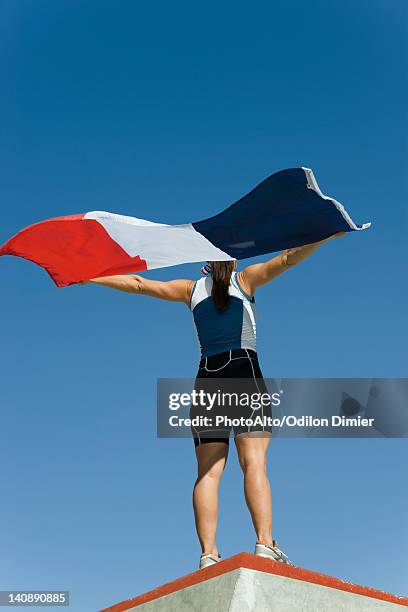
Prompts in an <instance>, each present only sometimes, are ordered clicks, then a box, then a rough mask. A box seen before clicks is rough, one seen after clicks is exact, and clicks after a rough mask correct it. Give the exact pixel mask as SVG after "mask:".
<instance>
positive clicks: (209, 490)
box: [193, 442, 228, 556]
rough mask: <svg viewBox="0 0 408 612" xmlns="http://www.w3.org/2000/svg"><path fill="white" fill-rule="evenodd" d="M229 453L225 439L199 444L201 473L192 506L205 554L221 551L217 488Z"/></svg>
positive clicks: (197, 450)
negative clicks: (223, 440) (218, 531)
mask: <svg viewBox="0 0 408 612" xmlns="http://www.w3.org/2000/svg"><path fill="white" fill-rule="evenodd" d="M227 455H228V445H227V444H224V443H223V442H208V443H207V444H201V445H199V446H197V447H196V456H197V462H198V476H197V480H196V482H195V485H194V491H193V506H194V516H195V523H196V530H197V535H198V539H199V540H200V544H201V549H202V553H203V554H212V555H216V556H217V555H218V549H217V544H216V531H217V519H218V488H219V484H220V479H221V476H222V472H223V470H224V466H225V461H226V459H227Z"/></svg>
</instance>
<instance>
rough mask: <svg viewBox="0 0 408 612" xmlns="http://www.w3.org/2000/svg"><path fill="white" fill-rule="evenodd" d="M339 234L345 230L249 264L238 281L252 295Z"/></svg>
mask: <svg viewBox="0 0 408 612" xmlns="http://www.w3.org/2000/svg"><path fill="white" fill-rule="evenodd" d="M339 236H344V232H339V233H337V234H333V235H332V236H329V237H328V238H325V239H324V240H320V241H319V242H314V243H312V244H306V245H304V246H301V247H295V248H293V249H287V250H286V251H283V252H282V253H281V254H280V255H277V256H276V257H273V259H270V260H269V261H265V262H263V263H259V264H253V265H252V266H248V267H246V268H244V270H242V271H241V272H238V281H239V283H240V284H241V286H242V287H243V288H244V289H245V290H246V291H247V293H248V294H249V295H250V296H252V295H253V293H254V292H255V289H257V288H258V287H261V286H262V285H265V284H266V283H269V281H271V280H273V279H274V278H276V277H277V276H279V274H282V272H285V271H286V270H288V269H289V268H291V267H293V266H294V265H296V264H298V263H300V262H301V261H303V260H304V259H307V257H310V255H312V253H314V252H315V251H316V249H318V248H319V247H320V246H321V245H322V244H323V243H325V242H327V241H328V240H331V239H332V238H337V237H339Z"/></svg>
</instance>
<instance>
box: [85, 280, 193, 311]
mask: <svg viewBox="0 0 408 612" xmlns="http://www.w3.org/2000/svg"><path fill="white" fill-rule="evenodd" d="M87 282H88V283H92V284H95V285H102V286H104V287H111V288H112V289H118V290H119V291H126V292H127V293H139V294H141V295H149V296H150V297H155V298H160V299H162V300H170V301H172V302H184V303H185V304H188V303H189V301H190V295H191V291H192V289H193V285H194V281H192V280H184V279H181V280H172V281H157V280H151V279H149V278H143V277H142V276H139V275H137V274H118V275H116V276H103V277H101V278H92V279H91V280H89V281H87Z"/></svg>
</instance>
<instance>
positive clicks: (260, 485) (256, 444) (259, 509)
mask: <svg viewBox="0 0 408 612" xmlns="http://www.w3.org/2000/svg"><path fill="white" fill-rule="evenodd" d="M269 442H270V438H265V437H256V436H254V435H252V436H244V435H241V436H237V437H236V438H235V445H236V447H237V451H238V458H239V463H240V466H241V468H242V471H243V473H244V491H245V499H246V503H247V506H248V509H249V511H250V513H251V517H252V522H253V525H254V528H255V532H256V535H257V538H258V542H262V543H263V544H267V545H269V546H273V541H272V496H271V487H270V484H269V480H268V475H267V472H266V451H267V449H268V446H269Z"/></svg>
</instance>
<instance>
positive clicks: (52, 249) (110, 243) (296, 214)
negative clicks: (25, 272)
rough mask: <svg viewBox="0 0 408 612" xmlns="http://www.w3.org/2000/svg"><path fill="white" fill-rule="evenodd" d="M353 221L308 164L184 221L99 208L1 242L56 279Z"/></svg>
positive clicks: (238, 249)
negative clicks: (166, 221)
mask: <svg viewBox="0 0 408 612" xmlns="http://www.w3.org/2000/svg"><path fill="white" fill-rule="evenodd" d="M370 225H371V224H370V223H365V224H363V225H357V224H355V223H354V221H352V219H351V218H350V216H349V215H348V213H347V212H346V211H345V209H344V207H343V206H342V205H341V204H340V203H339V202H337V201H336V200H334V199H333V198H330V197H328V196H325V195H324V194H323V193H322V192H321V190H320V188H319V186H318V184H317V181H316V179H315V177H314V174H313V172H312V170H310V169H309V168H303V167H302V168H290V169H287V170H282V171H280V172H276V173H275V174H272V175H271V176H269V177H268V178H267V179H265V180H264V181H263V182H262V183H260V184H259V185H258V186H257V187H255V189H253V190H252V191H251V192H250V193H248V194H247V195H245V196H244V197H243V198H241V199H240V200H238V201H237V202H235V203H234V204H232V205H231V206H229V207H228V208H226V209H225V210H223V211H222V212H220V213H219V214H217V215H215V216H213V217H210V218H208V219H204V220H203V221H197V222H195V223H186V224H183V225H166V224H163V223H154V222H152V221H146V220H144V219H138V218H136V217H127V216H124V215H119V214H115V213H110V212H104V211H93V212H87V213H83V214H77V215H68V216H65V217H55V218H53V219H48V220H46V221H41V222H40V223H35V224H34V225H30V226H28V227H26V228H24V229H22V230H21V231H20V232H18V233H17V234H16V235H15V236H13V237H12V238H10V239H9V240H8V241H7V242H6V243H5V244H3V245H2V247H1V248H0V255H15V256H17V257H23V258H24V259H28V260H30V261H33V262H34V263H36V264H38V265H39V266H41V267H42V268H44V269H45V270H46V271H47V272H48V274H49V275H50V276H51V278H52V279H53V281H54V282H55V284H56V285H57V286H58V287H65V286H67V285H72V284H74V283H78V282H81V281H85V280H89V279H91V278H97V277H101V276H110V275H114V274H126V273H130V272H141V271H144V270H153V269H155V268H163V267H166V266H174V265H178V264H183V263H192V262H202V261H222V260H231V259H246V258H248V257H254V256H256V255H264V254H266V253H273V252H274V251H280V250H283V249H288V248H292V247H296V246H302V245H304V244H310V243H312V242H317V241H319V240H323V239H324V238H327V237H328V236H331V235H332V234H335V233H337V232H350V231H356V230H362V229H366V228H367V227H369V226H370Z"/></svg>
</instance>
